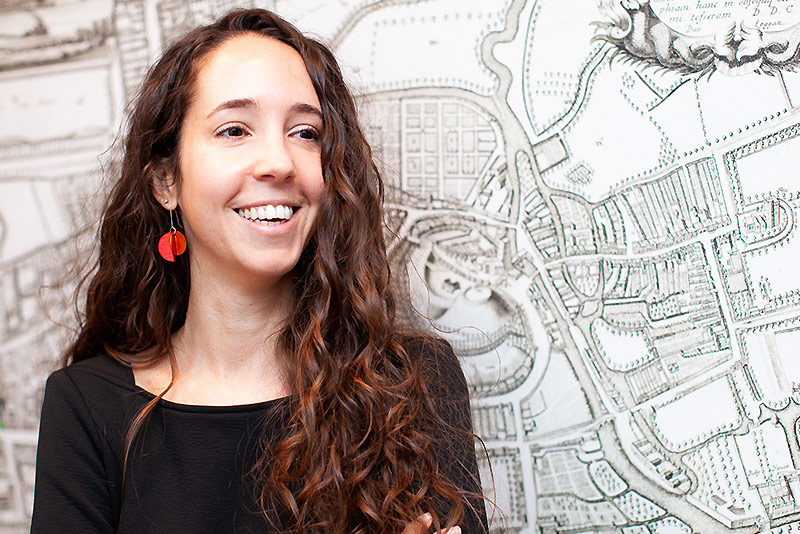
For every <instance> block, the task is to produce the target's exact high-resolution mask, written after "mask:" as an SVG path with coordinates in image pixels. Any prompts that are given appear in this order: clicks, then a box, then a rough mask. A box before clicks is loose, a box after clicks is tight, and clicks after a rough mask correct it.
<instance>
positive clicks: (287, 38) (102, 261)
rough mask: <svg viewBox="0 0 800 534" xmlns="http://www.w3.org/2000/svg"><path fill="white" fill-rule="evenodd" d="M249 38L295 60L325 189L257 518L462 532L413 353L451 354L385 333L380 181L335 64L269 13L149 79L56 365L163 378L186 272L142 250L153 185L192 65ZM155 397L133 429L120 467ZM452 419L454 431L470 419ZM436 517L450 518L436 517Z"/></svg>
mask: <svg viewBox="0 0 800 534" xmlns="http://www.w3.org/2000/svg"><path fill="white" fill-rule="evenodd" d="M248 32H249V33H256V34H259V35H263V36H267V37H270V38H273V39H276V40H278V41H280V42H282V43H285V44H287V45H289V46H291V47H292V48H294V49H295V50H296V51H297V52H298V53H299V54H300V56H301V57H302V59H303V61H304V62H305V65H306V68H307V70H308V74H309V76H310V78H311V81H312V83H313V86H314V88H315V90H316V93H317V96H318V98H319V101H320V103H321V106H322V115H323V124H324V126H323V131H322V140H321V161H322V171H323V176H324V180H325V184H326V190H325V194H324V196H323V199H322V201H321V206H320V211H319V215H318V220H317V225H316V229H315V233H314V234H313V235H312V237H311V240H310V242H309V244H308V246H307V247H306V249H305V250H304V252H303V254H302V255H301V258H300V260H299V262H298V264H297V266H296V267H295V268H294V270H293V272H292V274H291V276H292V277H293V281H294V288H295V292H296V296H297V300H296V307H295V308H294V310H293V312H292V313H291V315H290V317H289V320H288V325H287V326H286V327H285V328H284V329H283V330H282V331H281V332H280V338H279V339H280V343H281V346H282V348H283V349H284V350H282V351H281V352H282V353H283V354H286V355H291V360H289V358H288V357H287V359H286V361H285V362H283V363H284V364H285V367H286V369H287V371H288V372H289V384H290V385H291V387H292V389H293V394H294V395H295V396H296V399H297V400H296V403H295V404H294V405H293V406H294V408H293V409H294V416H293V417H292V419H291V421H292V423H291V424H290V426H289V428H288V429H287V431H286V434H285V437H284V439H283V440H282V441H281V442H280V443H277V444H270V443H266V439H265V440H264V441H265V442H264V443H263V447H262V453H261V457H260V459H259V460H258V462H257V463H256V465H255V466H254V467H253V469H252V472H251V475H252V477H254V479H255V482H256V487H257V490H258V492H259V495H258V500H259V504H260V507H261V510H262V512H263V513H264V514H265V515H267V510H270V509H274V507H275V506H278V507H279V508H280V509H281V510H283V511H285V514H286V515H287V516H288V517H289V525H288V527H289V528H290V530H291V531H292V532H298V533H305V532H311V531H315V532H316V531H324V532H330V533H345V532H370V533H373V532H393V533H399V532H401V531H402V530H403V528H404V526H405V525H407V524H408V523H409V522H410V521H412V520H413V519H414V518H416V517H418V516H419V515H421V514H423V513H425V512H430V513H432V514H433V516H434V518H435V520H434V526H435V527H437V528H438V527H439V526H442V527H444V526H445V523H446V525H447V526H450V525H455V524H458V523H459V521H461V520H462V519H463V518H464V516H465V513H468V512H469V510H470V507H472V506H473V505H474V503H475V502H476V500H475V497H476V496H474V495H472V496H470V495H465V492H464V490H462V489H460V488H459V487H457V485H456V484H455V483H454V482H453V481H450V480H446V479H444V478H443V476H444V475H442V474H441V473H440V471H439V470H438V469H437V467H436V465H437V464H436V458H437V457H436V447H437V446H438V445H441V444H437V443H435V442H434V437H433V431H432V429H434V428H437V427H442V426H443V425H444V426H447V425H446V423H445V422H444V418H445V417H442V414H441V406H437V405H436V402H434V401H433V400H432V398H433V397H434V395H433V393H432V389H433V388H435V387H437V386H436V385H433V384H431V382H433V380H432V379H430V378H428V379H426V378H425V377H426V376H428V373H425V372H424V370H423V367H424V365H425V364H424V362H421V361H420V358H419V357H418V356H417V355H418V354H419V353H420V352H425V350H427V352H429V353H430V352H431V349H430V348H428V349H424V350H421V351H420V350H416V349H419V348H420V347H421V345H420V343H423V344H429V346H432V347H434V348H433V351H434V352H435V353H436V354H439V355H442V354H444V357H448V355H447V354H448V351H447V350H441V345H440V344H439V343H438V342H436V341H435V340H434V339H433V338H431V337H426V336H425V335H424V334H422V333H420V332H412V331H410V330H408V329H403V328H401V327H399V325H398V324H397V320H396V318H395V316H396V311H395V309H396V299H395V296H394V292H393V291H392V287H391V277H390V268H389V262H388V260H387V257H386V250H385V243H384V237H383V232H382V228H383V214H382V200H383V186H382V182H381V178H380V175H379V172H378V170H377V168H376V166H375V164H374V162H373V159H372V153H371V150H370V147H369V145H368V143H367V141H366V139H365V137H364V134H363V132H362V130H361V128H360V126H359V123H358V119H357V111H356V106H355V103H354V100H353V98H352V96H351V94H350V92H349V91H348V89H347V87H346V86H345V83H344V80H343V78H342V74H341V72H340V70H339V67H338V65H337V63H336V60H335V59H334V57H333V55H332V54H331V52H330V51H329V50H328V49H327V48H326V47H325V46H324V45H322V44H321V43H319V42H317V41H315V40H313V39H310V38H307V37H305V36H303V35H302V34H301V33H300V32H299V31H298V30H297V29H296V28H295V27H294V26H292V25H291V24H289V23H288V22H286V21H284V20H283V19H281V18H280V17H278V16H277V15H275V14H273V13H271V12H269V11H266V10H260V9H252V10H236V11H233V12H231V13H229V14H228V15H226V16H224V17H223V18H221V19H220V20H218V21H217V22H215V23H213V24H211V25H208V26H204V27H200V28H197V29H195V30H193V31H191V32H189V33H188V34H186V35H185V36H184V37H182V38H180V39H179V40H177V41H176V42H174V43H173V44H172V45H171V46H169V48H168V49H167V50H166V51H165V52H164V54H163V56H162V57H161V59H160V60H159V61H158V62H157V64H155V65H154V66H153V67H152V68H151V70H150V71H149V73H148V75H147V77H146V78H145V81H144V83H143V86H142V89H141V92H140V95H139V97H138V100H137V102H136V104H135V107H134V109H133V111H132V113H131V116H130V118H129V124H128V131H127V136H126V138H125V139H126V140H125V145H124V149H125V153H124V159H123V162H122V166H121V172H120V178H119V180H118V181H117V182H116V183H115V184H114V186H113V188H112V190H111V193H110V196H109V199H108V202H107V205H106V207H105V210H104V213H103V218H102V224H101V230H100V249H99V263H98V266H97V270H96V272H95V273H94V275H93V277H92V278H91V280H90V281H89V283H88V287H87V290H88V291H87V293H86V295H87V299H86V308H85V310H86V311H85V317H84V320H83V323H82V326H81V330H80V332H79V334H78V336H77V339H76V340H75V342H74V343H73V345H72V346H71V347H70V348H69V349H68V351H67V352H66V355H65V363H74V362H78V361H81V360H83V359H86V358H89V357H91V356H93V355H95V354H98V353H102V352H107V353H109V354H110V355H112V356H113V357H114V358H116V359H117V360H118V361H120V362H122V363H124V364H126V365H144V364H147V363H150V362H153V361H155V360H157V359H160V358H164V357H167V358H170V361H171V362H172V363H173V370H174V359H173V356H172V346H171V341H170V339H171V336H172V334H173V332H175V331H176V330H177V329H178V328H180V327H181V325H182V324H183V323H184V321H185V318H186V310H187V304H188V295H189V287H190V273H189V264H188V260H187V259H185V258H186V257H185V256H183V257H179V258H178V261H177V262H175V263H174V264H167V263H165V262H163V261H161V260H160V259H159V258H158V257H157V255H156V249H155V246H154V243H155V241H156V239H157V236H158V234H159V233H160V231H163V229H164V228H167V227H168V224H169V223H168V219H167V212H166V210H164V209H163V208H162V207H161V206H159V205H158V203H157V201H156V200H155V199H154V196H153V194H152V184H153V180H154V175H155V174H156V173H157V172H158V169H163V168H167V169H169V171H170V172H169V174H170V175H171V176H175V177H177V178H176V179H177V180H180V172H179V170H180V169H179V166H178V160H179V158H178V141H179V138H180V133H181V126H182V123H183V120H184V115H185V113H186V110H187V109H188V107H189V103H190V100H191V98H192V87H193V83H194V80H195V78H196V76H197V71H198V64H199V59H200V58H203V57H204V56H206V55H207V54H209V53H210V52H212V51H214V50H215V49H216V48H218V47H219V46H220V45H222V44H223V43H224V42H225V41H226V40H228V39H230V38H231V37H233V36H236V35H241V34H243V33H248ZM413 347H416V349H415V350H411V348H413ZM437 347H438V348H437ZM449 354H452V353H449ZM173 381H174V373H173ZM164 393H166V391H165V392H162V394H161V395H159V396H157V397H156V398H154V399H153V400H152V401H151V402H150V403H149V404H148V405H147V406H146V407H145V408H144V409H143V410H142V411H141V412H140V413H139V414H138V416H137V417H136V419H135V420H134V421H133V423H132V424H131V427H130V430H129V432H128V437H127V440H126V449H127V450H126V453H125V458H126V460H127V457H128V454H129V451H130V450H131V446H132V443H133V441H134V439H135V438H136V436H137V432H138V431H139V429H140V428H141V426H142V424H143V422H144V421H145V419H146V418H147V416H148V414H149V413H150V412H151V411H152V409H153V408H154V407H155V405H156V403H157V402H158V400H159V399H160V398H161V397H162V396H163V395H164ZM439 397H441V396H439ZM462 401H463V399H459V400H458V402H462ZM437 410H439V412H437ZM461 419H463V417H462V418H461ZM460 424H462V430H461V432H466V430H464V428H467V429H468V428H469V425H470V423H469V421H468V416H467V420H466V421H460ZM463 425H465V426H463ZM471 437H472V436H471V435H470V438H471ZM462 438H463V436H462ZM470 442H471V441H470ZM123 486H124V484H123ZM477 497H478V499H479V498H480V497H479V496H477ZM477 502H479V503H480V501H479V500H478V501H477ZM471 503H472V504H471ZM442 505H444V506H442ZM435 508H436V509H439V510H442V509H444V510H449V513H448V515H447V517H446V518H445V517H437V516H436V511H435ZM473 512H474V510H473ZM440 521H441V523H440Z"/></svg>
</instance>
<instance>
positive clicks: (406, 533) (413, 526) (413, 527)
mask: <svg viewBox="0 0 800 534" xmlns="http://www.w3.org/2000/svg"><path fill="white" fill-rule="evenodd" d="M432 524H433V517H431V514H422V515H421V516H419V517H418V518H416V519H415V520H414V521H412V522H411V523H409V524H408V526H407V527H406V528H405V529H403V534H428V532H429V531H430V528H431V525H432ZM442 534H461V527H459V526H455V527H450V528H446V529H444V530H443V531H442Z"/></svg>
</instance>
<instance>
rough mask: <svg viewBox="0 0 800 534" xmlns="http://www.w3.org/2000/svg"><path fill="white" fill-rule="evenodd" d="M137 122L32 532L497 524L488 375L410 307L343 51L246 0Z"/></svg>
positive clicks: (66, 377) (69, 367)
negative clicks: (485, 484) (477, 386)
mask: <svg viewBox="0 0 800 534" xmlns="http://www.w3.org/2000/svg"><path fill="white" fill-rule="evenodd" d="M129 124H130V126H129V131H128V134H127V137H126V142H125V157H124V161H123V165H122V171H121V175H120V177H119V179H118V181H117V182H116V184H115V186H114V188H113V190H112V191H111V194H110V198H109V200H108V202H107V205H106V208H105V211H104V213H103V222H102V227H101V230H100V237H101V240H100V258H99V263H98V266H97V269H96V272H95V273H94V274H93V275H92V277H91V279H90V280H89V284H88V291H86V293H82V294H86V295H87V301H86V303H85V314H86V317H85V321H84V323H83V325H82V329H81V331H80V333H79V335H78V337H77V339H76V340H75V341H74V343H73V344H72V346H70V347H69V349H68V350H67V351H66V354H65V364H66V366H65V368H64V369H61V370H60V371H57V372H56V373H54V374H53V375H51V377H50V378H49V380H48V383H47V388H46V392H45V400H44V406H43V411H42V420H41V427H40V437H39V450H38V458H37V471H36V477H37V479H36V494H35V504H34V515H33V522H32V532H52V531H53V530H56V529H57V530H58V531H64V532H82V533H84V532H86V533H111V532H137V533H141V532H169V533H174V532H192V533H202V532H208V533H215V534H217V533H225V532H296V533H306V532H326V533H349V532H362V533H367V532H369V533H373V532H380V533H383V532H386V533H398V534H399V533H401V532H404V533H406V534H408V533H414V532H428V531H430V530H431V529H434V530H435V531H440V530H442V529H444V530H443V531H444V532H449V533H450V534H457V533H458V532H461V531H463V532H485V531H486V516H485V512H484V508H483V497H482V494H481V489H480V488H481V487H480V481H479V478H478V475H477V467H476V459H475V450H474V445H473V438H474V436H473V434H472V429H471V420H470V414H469V399H468V392H467V385H466V382H465V380H464V376H463V373H462V372H461V369H460V367H459V363H458V359H457V358H456V357H455V355H454V354H453V352H452V349H451V348H450V346H449V345H447V344H446V343H445V342H442V341H440V340H437V339H435V338H432V337H431V336H429V335H426V334H424V333H422V332H417V331H414V330H411V329H408V328H404V327H403V326H402V325H400V324H398V322H397V320H396V319H395V299H394V294H393V291H392V288H391V276H390V271H389V265H388V260H387V257H386V251H385V244H384V241H383V231H382V230H383V228H382V209H381V202H382V184H381V179H380V176H379V174H378V172H377V170H376V167H375V165H374V163H373V161H372V154H371V151H370V148H369V145H368V144H367V143H366V141H365V139H364V135H363V133H362V131H361V129H360V127H359V125H358V121H357V116H356V110H355V105H354V102H353V99H352V97H351V96H350V93H349V92H348V91H347V88H346V86H345V84H344V82H343V80H342V76H341V73H340V71H339V68H338V66H337V65H336V61H335V60H334V58H333V56H332V55H331V53H330V51H329V50H328V49H327V48H326V47H325V46H323V45H322V44H320V43H318V42H317V41H314V40H311V39H308V38H306V37H304V36H303V35H302V34H300V33H299V32H298V31H297V30H296V29H295V28H294V27H293V26H291V25H290V24H288V23H287V22H285V21H283V20H282V19H280V18H279V17H277V16H275V15H274V14H272V13H270V12H268V11H264V10H239V11H234V12H232V13H230V14H228V15H227V16H225V17H223V18H222V19H220V20H219V21H217V22H216V23H214V24H212V25H210V26H206V27H202V28H198V29H196V30H193V31H191V32H190V33H188V34H187V35H186V36H185V37H183V38H182V39H180V40H178V41H177V42H175V43H174V44H172V45H171V46H170V47H169V48H168V49H167V50H166V51H165V52H164V55H163V56H162V58H161V59H160V60H159V62H158V63H157V64H156V65H154V66H153V68H152V69H151V70H150V72H149V73H148V76H147V78H146V79H145V81H144V84H143V87H142V91H141V94H140V96H139V98H138V100H137V102H136V104H135V106H134V109H133V112H132V115H131V117H130V122H129ZM178 220H180V221H182V226H181V225H179V224H178V223H177V221H178ZM175 225H177V226H180V227H181V228H182V229H183V231H184V232H185V234H186V236H185V239H186V243H187V248H186V253H185V254H180V253H181V247H178V246H177V245H176V243H179V241H180V240H179V239H178V238H177V237H176V236H177V234H178V231H177V229H175V228H174V226H175ZM165 231H167V232H168V233H167V234H165V235H166V236H168V238H169V239H168V240H167V241H163V238H162V246H161V249H162V250H161V252H162V253H163V255H164V258H165V259H167V260H169V261H164V259H162V257H161V256H160V255H159V253H158V250H159V248H158V245H157V243H158V242H159V236H160V235H161V234H162V233H163V232H165ZM163 242H167V243H168V247H166V248H167V249H168V250H166V251H165V250H164V249H165V245H163ZM173 260H174V261H173Z"/></svg>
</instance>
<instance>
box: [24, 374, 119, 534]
mask: <svg viewBox="0 0 800 534" xmlns="http://www.w3.org/2000/svg"><path fill="white" fill-rule="evenodd" d="M107 447H108V445H107V442H106V440H105V439H104V438H103V437H102V434H101V432H99V429H98V427H97V424H96V423H95V421H94V419H93V418H92V414H91V412H90V410H89V408H88V406H87V403H86V401H85V399H84V397H83V395H82V394H81V391H80V390H79V388H78V387H77V385H76V384H75V382H74V380H73V379H72V377H71V376H70V374H69V370H68V369H62V370H60V371H56V372H55V373H53V374H52V375H50V377H49V378H48V380H47V385H46V387H45V394H44V403H43V406H42V417H41V422H40V426H39V446H38V450H37V455H36V485H35V490H34V504H33V518H32V521H31V533H32V534H37V533H45V532H56V531H57V532H81V533H82V534H100V533H113V532H114V531H115V530H116V528H115V525H114V523H115V519H114V514H113V507H112V504H111V502H112V500H111V496H110V491H109V488H110V481H108V480H107V476H106V469H105V467H104V465H105V462H104V450H105V449H106V448H107Z"/></svg>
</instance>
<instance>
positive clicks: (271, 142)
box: [253, 134, 295, 180]
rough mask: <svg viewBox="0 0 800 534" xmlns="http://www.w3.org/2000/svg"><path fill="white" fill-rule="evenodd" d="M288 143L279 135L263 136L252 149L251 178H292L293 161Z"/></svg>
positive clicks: (284, 137)
mask: <svg viewBox="0 0 800 534" xmlns="http://www.w3.org/2000/svg"><path fill="white" fill-rule="evenodd" d="M289 142H290V140H289V139H288V138H287V137H286V136H284V135H282V134H281V135H270V136H264V137H263V138H262V140H261V142H260V143H256V144H255V146H254V147H253V149H254V154H253V157H254V160H253V176H254V177H256V178H259V179H276V180H285V179H287V178H291V177H292V176H294V170H295V169H294V160H293V159H292V154H291V152H290V146H289Z"/></svg>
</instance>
